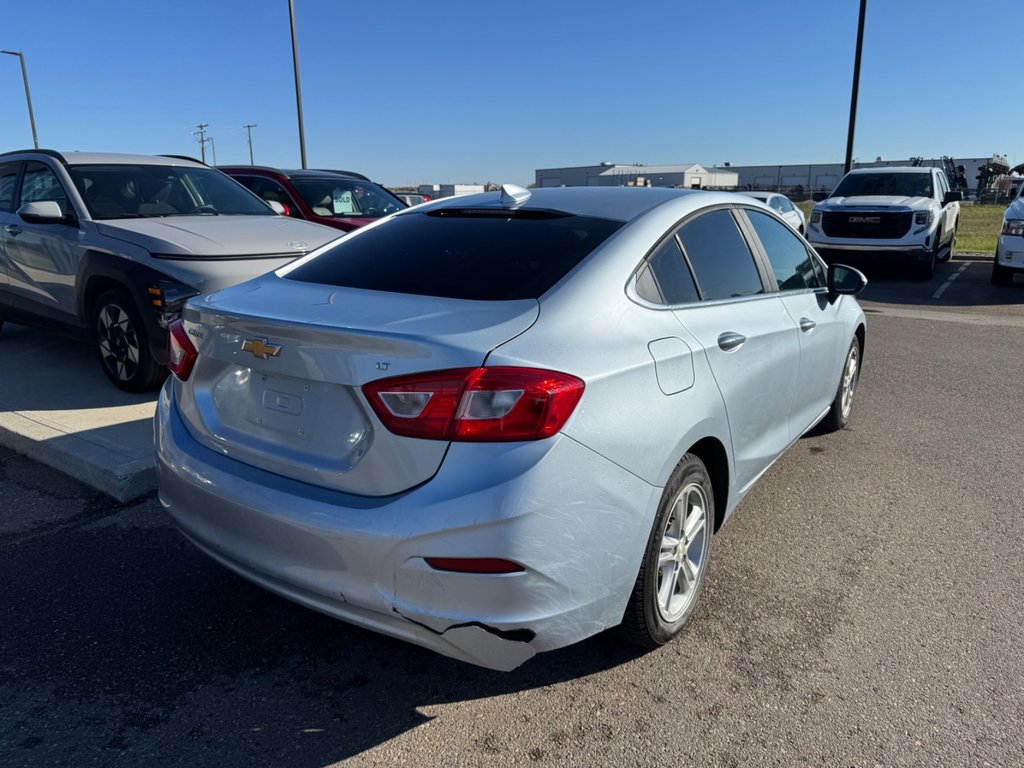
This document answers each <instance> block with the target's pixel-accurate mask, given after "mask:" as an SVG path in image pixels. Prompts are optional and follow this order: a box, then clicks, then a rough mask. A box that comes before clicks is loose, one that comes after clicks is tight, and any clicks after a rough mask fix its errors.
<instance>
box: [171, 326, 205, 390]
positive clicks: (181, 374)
mask: <svg viewBox="0 0 1024 768" xmlns="http://www.w3.org/2000/svg"><path fill="white" fill-rule="evenodd" d="M198 354H199V353H197V352H196V348H195V347H194V346H192V340H191V339H190V338H189V337H188V334H187V333H185V325H184V323H182V322H181V320H180V319H179V320H175V321H174V322H173V323H171V324H170V325H169V326H167V367H168V368H170V370H171V373H173V374H174V375H175V376H177V377H178V378H179V379H181V380H182V381H185V380H186V379H187V378H188V377H189V375H190V374H191V373H192V366H193V365H195V362H196V357H198Z"/></svg>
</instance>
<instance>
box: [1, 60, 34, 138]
mask: <svg viewBox="0 0 1024 768" xmlns="http://www.w3.org/2000/svg"><path fill="white" fill-rule="evenodd" d="M0 53H6V54H7V55H8V56H17V57H18V59H19V60H20V61H21V79H22V80H24V81H25V101H27V102H28V121H29V122H30V123H31V124H32V143H33V144H35V146H36V149H39V136H38V135H37V134H36V116H35V114H34V113H33V112H32V92H31V91H29V89H28V70H26V69H25V54H24V53H22V52H21V51H0Z"/></svg>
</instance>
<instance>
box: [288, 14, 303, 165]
mask: <svg viewBox="0 0 1024 768" xmlns="http://www.w3.org/2000/svg"><path fill="white" fill-rule="evenodd" d="M288 16H289V18H290V19H291V23H292V67H293V68H294V69H295V108H296V110H297V111H298V113H299V154H300V155H301V157H302V167H303V168H305V167H306V131H305V129H304V128H303V126H302V88H301V87H300V86H299V48H298V45H297V44H296V42H295V0H288Z"/></svg>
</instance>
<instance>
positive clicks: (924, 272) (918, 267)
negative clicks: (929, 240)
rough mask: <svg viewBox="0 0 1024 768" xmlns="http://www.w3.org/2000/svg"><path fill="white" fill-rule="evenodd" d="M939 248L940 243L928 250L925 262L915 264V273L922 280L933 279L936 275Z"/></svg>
mask: <svg viewBox="0 0 1024 768" xmlns="http://www.w3.org/2000/svg"><path fill="white" fill-rule="evenodd" d="M938 250H939V246H938V243H936V244H935V247H934V248H932V249H931V250H930V251H928V258H927V259H926V260H925V261H924V262H923V263H918V264H915V265H914V273H915V274H916V275H917V277H918V279H920V280H931V279H932V277H933V276H934V275H935V252H936V251H938Z"/></svg>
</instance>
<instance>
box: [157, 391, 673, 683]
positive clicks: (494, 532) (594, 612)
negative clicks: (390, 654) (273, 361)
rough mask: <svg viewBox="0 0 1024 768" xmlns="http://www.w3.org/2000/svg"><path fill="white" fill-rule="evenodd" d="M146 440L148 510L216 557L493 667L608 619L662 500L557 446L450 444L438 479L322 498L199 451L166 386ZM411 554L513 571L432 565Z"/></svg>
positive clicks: (343, 613)
mask: <svg viewBox="0 0 1024 768" xmlns="http://www.w3.org/2000/svg"><path fill="white" fill-rule="evenodd" d="M155 433H156V434H155V439H156V450H157V472H158V476H159V483H160V501H161V503H162V504H163V505H164V507H165V508H166V509H167V511H168V513H169V514H170V515H171V517H172V518H173V519H174V521H175V523H176V524H177V525H178V527H179V528H180V529H181V530H182V532H183V533H184V534H185V536H186V537H188V538H189V539H190V540H191V541H193V542H194V543H195V544H196V545H197V546H198V547H199V548H200V549H202V550H203V551H204V552H206V553H207V554H208V555H210V556H211V557H213V558H214V559H215V560H217V561H219V562H220V563H222V564H224V565H226V566H227V567H229V568H231V569H232V570H234V571H235V572H237V573H239V574H240V575H242V576H243V577H245V578H247V579H250V580H251V581H253V582H255V583H257V584H259V585H260V586H263V587H264V588H266V589H268V590H271V591H273V592H276V593H278V594H281V595H283V596H284V597H287V598H289V599H291V600H294V601H295V602H298V603H301V604H303V605H306V606H308V607H310V608H314V609H316V610H318V611H321V612H323V613H326V614H328V615H331V616H334V617H336V618H339V619H342V620H345V621H348V622H351V623H353V624H358V625H361V626H364V627H367V628H369V629H373V630H376V631H378V632H381V633H384V634H387V635H390V636H393V637H397V638H400V639H403V640H407V641H409V642H412V643H415V644H417V645H421V646H425V647H427V648H431V649H433V650H435V651H437V652H439V653H442V654H444V655H446V656H451V657H454V658H457V659H461V660H463V661H468V662H470V663H473V664H479V665H481V666H486V667H491V668H494V669H502V670H508V669H512V668H514V667H516V666H518V665H519V664H521V663H522V662H524V661H526V660H527V659H529V658H530V657H531V656H533V655H534V653H536V652H538V651H544V650H550V649H552V648H558V647H561V646H565V645H569V644H571V643H574V642H577V641H578V640H582V639H583V638H585V637H588V636H590V635H593V634H595V633H597V632H600V631H601V630H603V629H605V628H607V627H610V626H614V625H616V624H618V623H619V622H620V621H621V619H622V615H623V612H624V610H625V606H626V602H627V600H628V598H629V594H630V592H631V590H632V587H633V582H634V580H635V578H636V574H637V570H638V568H639V565H640V560H641V558H642V556H643V552H644V548H645V546H646V543H647V538H648V536H649V533H650V527H651V525H652V523H653V518H654V513H655V509H656V506H657V503H658V499H659V498H660V494H661V489H659V488H655V487H653V486H651V485H649V484H647V483H645V482H643V481H641V480H640V479H638V478H636V477H635V476H633V475H631V474H630V473H628V472H626V471H625V470H623V469H621V468H619V467H618V466H617V465H614V464H612V463H610V462H608V461H607V460H605V459H603V458H602V457H600V456H599V455H597V454H595V453H593V452H592V451H590V450H589V449H587V448H585V447H584V446H582V445H580V444H579V443H577V442H575V441H573V440H572V439H570V438H568V437H565V436H556V437H555V438H552V439H550V440H545V441H538V442H534V443H517V444H513V443H507V444H497V443H495V444H468V443H462V444H458V443H457V444H453V445H452V446H451V448H450V450H449V455H448V457H447V458H446V459H445V462H444V464H443V465H442V467H441V469H440V470H439V471H438V474H437V476H435V477H434V478H433V479H432V480H431V481H430V482H428V483H426V484H424V485H421V486H419V487H418V488H415V489H412V490H410V491H407V492H405V493H403V494H398V495H395V496H389V497H360V496H354V495H350V494H344V493H339V492H336V491H328V490H325V489H322V488H317V487H315V486H311V485H307V484H304V483H300V482H297V481H292V480H288V479H286V478H282V477H280V476H277V475H274V474H272V473H269V472H265V471H262V470H259V469H256V468H254V467H251V466H248V465H246V464H242V463H240V462H236V461H234V460H232V459H228V458H226V457H224V456H222V455H220V454H218V453H216V452H214V451H211V450H210V449H208V448H206V447H204V446H202V445H200V444H199V443H197V442H196V441H195V440H194V439H193V438H192V437H191V435H190V434H189V432H188V430H187V428H186V427H185V425H184V423H183V422H182V421H181V419H180V417H179V416H178V413H177V410H176V405H175V403H174V400H173V396H172V395H171V388H170V386H165V387H164V389H163V391H162V392H161V396H160V400H159V402H158V407H157V413H156V417H155ZM426 556H440V557H445V556H447V557H501V558H507V559H509V560H513V561H515V562H517V563H521V564H522V565H523V566H524V568H525V571H524V572H522V573H514V574H503V575H479V574H461V573H451V572H443V571H436V570H433V569H432V568H430V567H429V566H428V565H427V564H426V562H425V561H424V560H423V558H424V557H426Z"/></svg>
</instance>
